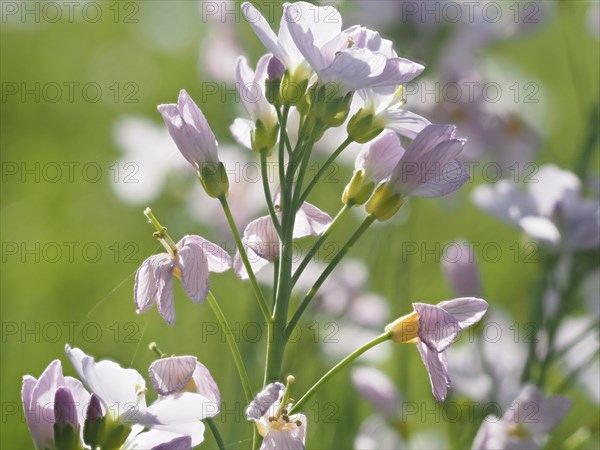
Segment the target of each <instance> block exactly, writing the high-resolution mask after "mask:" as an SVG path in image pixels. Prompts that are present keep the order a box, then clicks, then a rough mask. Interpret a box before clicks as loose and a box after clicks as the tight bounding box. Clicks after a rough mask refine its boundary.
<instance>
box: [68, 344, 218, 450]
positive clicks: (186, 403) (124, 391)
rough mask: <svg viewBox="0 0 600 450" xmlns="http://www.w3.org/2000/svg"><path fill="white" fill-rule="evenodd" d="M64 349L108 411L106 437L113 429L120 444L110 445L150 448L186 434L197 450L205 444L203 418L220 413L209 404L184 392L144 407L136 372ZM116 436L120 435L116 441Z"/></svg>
mask: <svg viewBox="0 0 600 450" xmlns="http://www.w3.org/2000/svg"><path fill="white" fill-rule="evenodd" d="M65 351H66V353H67V356H68V357H69V359H70V360H71V363H72V364H73V367H74V368H75V370H76V372H77V373H78V375H79V377H80V378H81V379H82V380H83V382H84V383H85V384H86V386H87V387H88V388H89V389H90V390H91V391H92V392H93V394H94V395H95V396H96V397H97V398H98V399H99V400H100V402H101V403H102V407H103V410H104V411H106V415H105V416H104V417H103V419H104V420H105V421H106V422H105V426H104V427H103V428H104V430H103V432H104V433H109V434H110V430H113V431H114V432H113V433H112V435H111V439H113V438H114V439H115V440H119V442H115V441H114V440H113V441H112V445H116V446H117V447H120V446H121V445H123V447H124V448H132V449H133V448H152V447H154V446H157V445H160V444H164V443H165V442H170V441H172V440H174V439H176V438H179V437H182V436H189V437H190V438H191V443H192V445H193V446H196V445H198V444H200V443H201V442H202V441H203V440H204V424H203V423H202V422H201V420H203V419H205V418H207V417H211V416H213V415H215V414H216V413H217V412H218V410H219V408H218V405H217V406H216V405H215V404H214V403H213V402H212V401H211V400H209V399H207V398H206V397H204V396H202V395H200V394H194V393H190V392H183V393H179V394H177V395H176V396H168V397H164V398H162V399H160V400H158V401H156V402H154V403H153V404H152V405H150V406H146V395H145V394H146V382H145V380H144V379H143V378H142V376H141V375H140V374H139V372H138V371H136V370H134V369H123V368H122V367H121V366H120V365H119V364H117V363H115V362H114V361H110V360H102V361H98V362H96V361H95V360H94V358H92V357H91V356H88V355H86V354H85V353H84V352H83V351H81V350H80V349H78V348H71V347H70V346H69V345H67V346H65ZM145 430H146V431H145ZM117 433H120V438H119V439H117V436H119V435H118V434H117ZM140 442H143V444H144V447H142V446H141V444H140ZM176 442H177V441H176Z"/></svg>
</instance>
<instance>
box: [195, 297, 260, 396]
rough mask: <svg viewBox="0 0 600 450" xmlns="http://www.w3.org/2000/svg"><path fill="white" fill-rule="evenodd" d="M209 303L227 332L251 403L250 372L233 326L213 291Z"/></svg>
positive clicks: (231, 349) (245, 393)
mask: <svg viewBox="0 0 600 450" xmlns="http://www.w3.org/2000/svg"><path fill="white" fill-rule="evenodd" d="M206 298H207V299H208V304H209V305H210V307H211V308H212V310H213V313H214V314H215V316H216V317H217V320H218V321H219V324H220V325H221V329H222V330H223V332H224V333H225V339H226V340H227V344H228V345H229V350H230V351H231V356H233V361H234V362H235V367H236V368H237V371H238V375H239V376H240V381H241V382H242V387H243V388H244V395H245V396H246V402H247V403H250V402H251V401H252V388H251V387H250V381H249V380H248V372H246V367H245V366H244V361H243V360H242V354H241V353H240V349H239V348H238V346H237V343H236V342H235V337H234V335H233V331H232V330H231V327H230V326H229V324H228V323H227V319H226V318H225V315H224V314H223V311H222V310H221V307H220V306H219V303H217V300H216V299H215V297H214V296H213V294H212V292H210V291H209V292H208V297H206Z"/></svg>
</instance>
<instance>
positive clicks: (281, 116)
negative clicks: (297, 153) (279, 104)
mask: <svg viewBox="0 0 600 450" xmlns="http://www.w3.org/2000/svg"><path fill="white" fill-rule="evenodd" d="M275 110H276V111H277V120H279V126H280V134H279V138H280V141H279V142H280V144H281V142H283V143H284V145H285V147H286V148H287V152H288V155H291V154H292V144H291V143H290V137H289V136H288V134H287V130H286V126H287V119H288V114H289V112H290V105H285V106H284V107H283V113H282V112H281V111H280V110H279V108H275ZM281 128H283V130H284V132H283V139H281V138H282V134H281Z"/></svg>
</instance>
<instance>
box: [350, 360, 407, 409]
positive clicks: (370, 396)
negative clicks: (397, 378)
mask: <svg viewBox="0 0 600 450" xmlns="http://www.w3.org/2000/svg"><path fill="white" fill-rule="evenodd" d="M352 382H353V383H354V387H355V388H356V390H357V391H358V393H359V394H360V395H361V396H362V397H363V398H365V399H366V400H367V401H368V402H369V403H371V404H372V405H373V407H374V408H375V409H376V410H377V411H380V412H382V413H383V414H385V415H386V416H389V417H394V416H396V415H397V414H398V411H399V408H400V404H401V401H400V393H399V392H398V389H396V386H394V383H392V380H390V379H389V377H388V376H387V375H386V374H384V373H383V372H382V371H380V370H379V369H376V368H375V367H358V368H356V369H354V370H353V371H352Z"/></svg>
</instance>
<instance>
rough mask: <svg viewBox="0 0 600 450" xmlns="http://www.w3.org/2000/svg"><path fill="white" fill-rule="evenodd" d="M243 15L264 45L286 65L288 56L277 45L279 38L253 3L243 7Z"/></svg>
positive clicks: (247, 3)
mask: <svg viewBox="0 0 600 450" xmlns="http://www.w3.org/2000/svg"><path fill="white" fill-rule="evenodd" d="M242 13H243V14H244V17H245V18H246V20H247V21H248V23H249V24H250V26H251V27H252V29H253V30H254V32H255V33H256V35H257V36H258V39H260V41H261V42H262V43H263V45H264V46H265V47H267V49H268V50H269V51H270V52H271V53H273V54H274V55H275V56H276V57H277V58H279V60H281V61H283V62H284V63H285V62H286V57H285V56H286V55H285V54H284V53H283V52H282V51H281V50H280V47H279V45H278V43H277V36H275V33H274V32H273V30H272V29H271V26H270V25H269V23H268V22H267V21H266V20H265V18H264V17H263V15H262V14H261V13H260V11H258V10H257V9H256V8H255V7H254V5H252V3H249V2H246V3H244V4H243V5H242Z"/></svg>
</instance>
